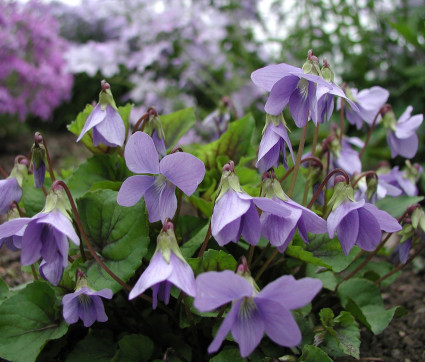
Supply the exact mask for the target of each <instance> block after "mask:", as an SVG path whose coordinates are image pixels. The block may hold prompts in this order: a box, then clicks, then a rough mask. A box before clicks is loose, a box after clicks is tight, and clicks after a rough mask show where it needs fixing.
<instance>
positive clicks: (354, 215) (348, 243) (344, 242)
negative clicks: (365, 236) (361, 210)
mask: <svg viewBox="0 0 425 362" xmlns="http://www.w3.org/2000/svg"><path fill="white" fill-rule="evenodd" d="M336 231H337V235H338V240H339V242H340V243H341V246H342V250H343V251H344V254H345V255H348V253H349V252H350V250H351V248H352V247H353V246H354V244H355V243H356V240H357V237H358V235H359V214H358V210H353V211H351V212H350V213H348V214H347V215H346V216H345V217H344V218H343V219H342V220H341V222H340V223H339V225H338V227H337V228H336Z"/></svg>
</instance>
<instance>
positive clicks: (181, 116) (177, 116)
mask: <svg viewBox="0 0 425 362" xmlns="http://www.w3.org/2000/svg"><path fill="white" fill-rule="evenodd" d="M195 122H196V117H195V112H194V110H193V108H186V109H182V110H180V111H177V112H174V113H170V114H166V115H164V116H161V124H162V129H163V130H164V134H165V147H166V148H167V149H169V148H172V147H174V146H175V145H176V144H177V142H178V141H179V140H180V138H182V136H183V135H184V134H185V133H186V132H187V131H188V130H189V129H191V128H192V127H193V126H194V124H195Z"/></svg>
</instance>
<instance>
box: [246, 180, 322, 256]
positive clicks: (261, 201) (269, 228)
mask: <svg viewBox="0 0 425 362" xmlns="http://www.w3.org/2000/svg"><path fill="white" fill-rule="evenodd" d="M268 175H269V173H265V174H264V175H263V183H262V188H261V189H262V194H261V195H262V196H264V197H255V198H254V203H255V205H256V206H257V207H258V208H259V209H260V210H262V213H261V216H260V223H261V234H262V235H263V236H264V237H265V238H266V239H267V240H269V241H270V244H272V245H274V246H276V247H278V249H279V251H280V252H281V253H283V252H284V251H285V250H286V248H287V247H288V245H289V243H290V242H291V241H292V238H293V237H294V234H295V232H296V231H297V230H298V233H299V234H300V236H301V239H302V240H303V241H304V242H305V243H307V244H308V234H307V232H310V233H314V234H323V233H326V230H327V229H326V221H325V220H323V219H322V218H321V217H320V216H318V215H316V214H315V213H314V212H313V211H311V210H309V209H307V208H305V207H303V206H301V205H299V204H298V203H296V202H295V201H293V200H291V199H289V198H288V197H287V196H286V194H285V193H284V192H283V190H282V186H281V185H280V183H279V181H278V180H276V178H274V177H272V178H270V177H268Z"/></svg>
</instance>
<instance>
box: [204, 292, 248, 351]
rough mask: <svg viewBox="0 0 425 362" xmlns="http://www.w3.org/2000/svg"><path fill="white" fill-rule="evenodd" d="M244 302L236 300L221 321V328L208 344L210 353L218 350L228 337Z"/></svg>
mask: <svg viewBox="0 0 425 362" xmlns="http://www.w3.org/2000/svg"><path fill="white" fill-rule="evenodd" d="M241 303H242V300H238V301H236V302H235V303H234V304H233V305H232V309H230V312H229V313H227V315H226V318H224V320H223V323H221V325H220V328H219V329H218V331H217V334H216V335H215V337H214V340H213V341H212V342H211V344H210V345H209V346H208V353H214V352H217V351H218V349H219V348H220V346H221V344H222V343H223V340H224V338H226V336H227V334H228V333H229V331H230V329H231V328H232V326H233V324H234V323H235V320H236V318H237V317H238V313H239V307H240V305H241Z"/></svg>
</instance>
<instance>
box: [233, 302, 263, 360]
mask: <svg viewBox="0 0 425 362" xmlns="http://www.w3.org/2000/svg"><path fill="white" fill-rule="evenodd" d="M231 330H232V336H233V338H234V339H235V341H236V342H238V344H239V352H240V354H241V356H242V357H243V358H245V357H248V356H249V355H250V354H251V353H252V352H253V351H254V349H255V348H256V347H257V346H258V344H259V343H260V341H261V338H263V334H264V321H263V318H262V315H261V313H260V311H259V309H258V307H257V305H256V304H255V299H254V300H253V299H252V298H244V299H243V300H242V302H241V304H240V307H239V313H238V315H237V317H236V318H235V321H234V323H233V326H232V328H231Z"/></svg>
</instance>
